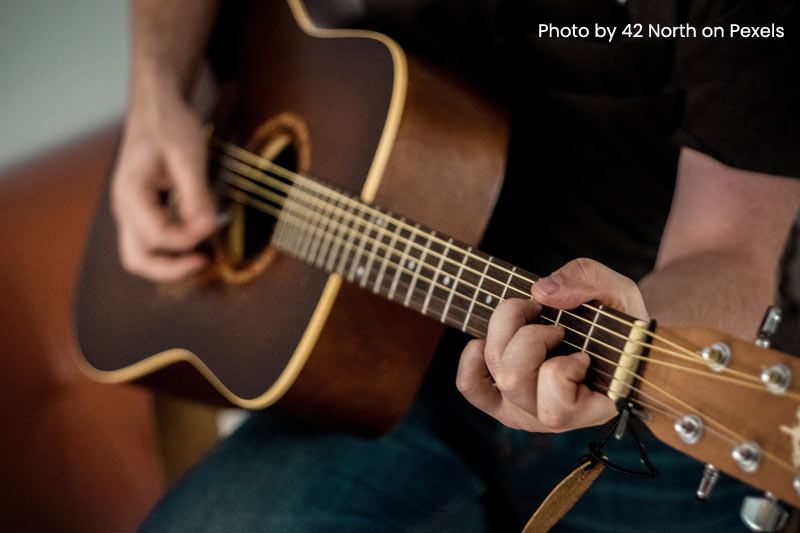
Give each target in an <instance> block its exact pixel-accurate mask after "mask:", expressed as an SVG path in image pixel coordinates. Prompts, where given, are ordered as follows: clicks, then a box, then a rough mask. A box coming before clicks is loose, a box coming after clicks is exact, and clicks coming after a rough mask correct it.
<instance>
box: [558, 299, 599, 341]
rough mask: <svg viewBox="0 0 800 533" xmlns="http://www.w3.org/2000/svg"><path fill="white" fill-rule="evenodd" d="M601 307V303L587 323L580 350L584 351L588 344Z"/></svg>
mask: <svg viewBox="0 0 800 533" xmlns="http://www.w3.org/2000/svg"><path fill="white" fill-rule="evenodd" d="M602 308H603V306H602V305H601V306H599V307H598V308H597V311H596V312H595V314H594V319H592V323H591V324H590V325H589V331H588V332H587V333H586V340H585V341H583V347H582V348H581V351H583V352H585V351H586V347H587V346H588V345H589V340H590V339H591V338H592V332H594V326H595V324H597V319H598V318H599V317H600V309H602ZM559 314H560V313H559Z"/></svg>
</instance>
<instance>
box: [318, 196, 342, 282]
mask: <svg viewBox="0 0 800 533" xmlns="http://www.w3.org/2000/svg"><path fill="white" fill-rule="evenodd" d="M337 203H338V200H337V199H336V197H334V198H333V201H331V200H328V201H327V202H325V204H324V205H325V209H324V212H323V214H324V216H325V217H326V220H325V227H324V229H323V234H322V239H321V242H320V245H319V247H318V248H317V250H316V257H314V265H315V266H316V267H317V268H322V267H323V265H324V264H325V258H326V256H327V255H328V253H329V251H330V248H331V246H332V245H333V241H334V238H335V237H336V229H337V228H336V225H335V224H336V220H335V219H334V210H335V209H336V204H337ZM329 208H330V212H328V211H329ZM332 226H333V227H332Z"/></svg>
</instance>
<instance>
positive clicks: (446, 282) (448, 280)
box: [442, 276, 450, 285]
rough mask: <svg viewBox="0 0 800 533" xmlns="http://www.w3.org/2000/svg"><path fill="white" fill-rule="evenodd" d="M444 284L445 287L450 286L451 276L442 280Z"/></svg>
mask: <svg viewBox="0 0 800 533" xmlns="http://www.w3.org/2000/svg"><path fill="white" fill-rule="evenodd" d="M442 283H444V284H445V285H450V276H445V277H444V279H443V280H442Z"/></svg>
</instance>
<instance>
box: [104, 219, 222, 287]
mask: <svg viewBox="0 0 800 533" xmlns="http://www.w3.org/2000/svg"><path fill="white" fill-rule="evenodd" d="M119 252H120V260H121V262H122V266H123V267H124V268H125V269H126V270H127V271H128V272H131V273H132V274H136V275H138V276H141V277H143V278H146V279H149V280H151V281H157V282H158V281H160V282H167V281H176V280H179V279H182V278H185V277H186V276H188V275H190V274H194V273H196V272H198V271H200V270H202V269H203V268H205V267H206V266H207V265H208V262H209V258H208V257H207V256H205V255H203V254H201V253H197V252H195V253H188V254H183V255H178V256H174V255H164V254H159V253H154V252H150V251H148V250H147V249H146V248H145V247H144V246H142V245H141V244H140V243H138V242H137V241H136V237H135V236H134V235H133V234H132V233H131V232H130V231H121V232H120V239H119Z"/></svg>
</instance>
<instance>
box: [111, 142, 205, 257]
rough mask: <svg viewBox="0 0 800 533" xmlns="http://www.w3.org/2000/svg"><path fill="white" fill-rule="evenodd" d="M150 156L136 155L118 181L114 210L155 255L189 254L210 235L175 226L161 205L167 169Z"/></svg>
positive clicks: (167, 179)
mask: <svg viewBox="0 0 800 533" xmlns="http://www.w3.org/2000/svg"><path fill="white" fill-rule="evenodd" d="M153 157H156V156H152V154H151V155H142V154H140V155H137V154H133V156H132V159H131V160H130V163H128V164H127V166H126V167H125V170H124V173H120V174H119V175H118V176H116V178H115V183H114V185H115V187H114V190H113V194H114V198H113V200H114V208H115V214H116V215H117V220H118V221H119V223H120V225H123V226H128V228H129V229H130V230H131V231H132V232H133V233H134V234H135V235H136V240H137V241H138V242H139V243H141V244H142V246H144V247H145V248H146V249H147V250H149V251H153V252H159V251H160V252H186V251H189V250H192V249H193V248H195V247H196V246H197V245H198V244H199V243H200V242H201V241H202V240H203V239H204V238H205V237H206V236H207V234H205V233H202V232H200V231H197V230H195V231H192V230H191V229H189V228H188V227H187V226H186V225H180V224H175V223H174V222H173V221H171V220H170V218H169V216H168V214H167V210H166V208H165V206H164V205H162V203H161V201H160V194H161V190H163V189H162V188H161V187H159V186H157V184H158V183H159V182H168V181H169V178H164V176H163V173H164V169H162V168H161V165H160V164H159V163H158V161H157V160H155V161H154V160H153Z"/></svg>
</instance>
